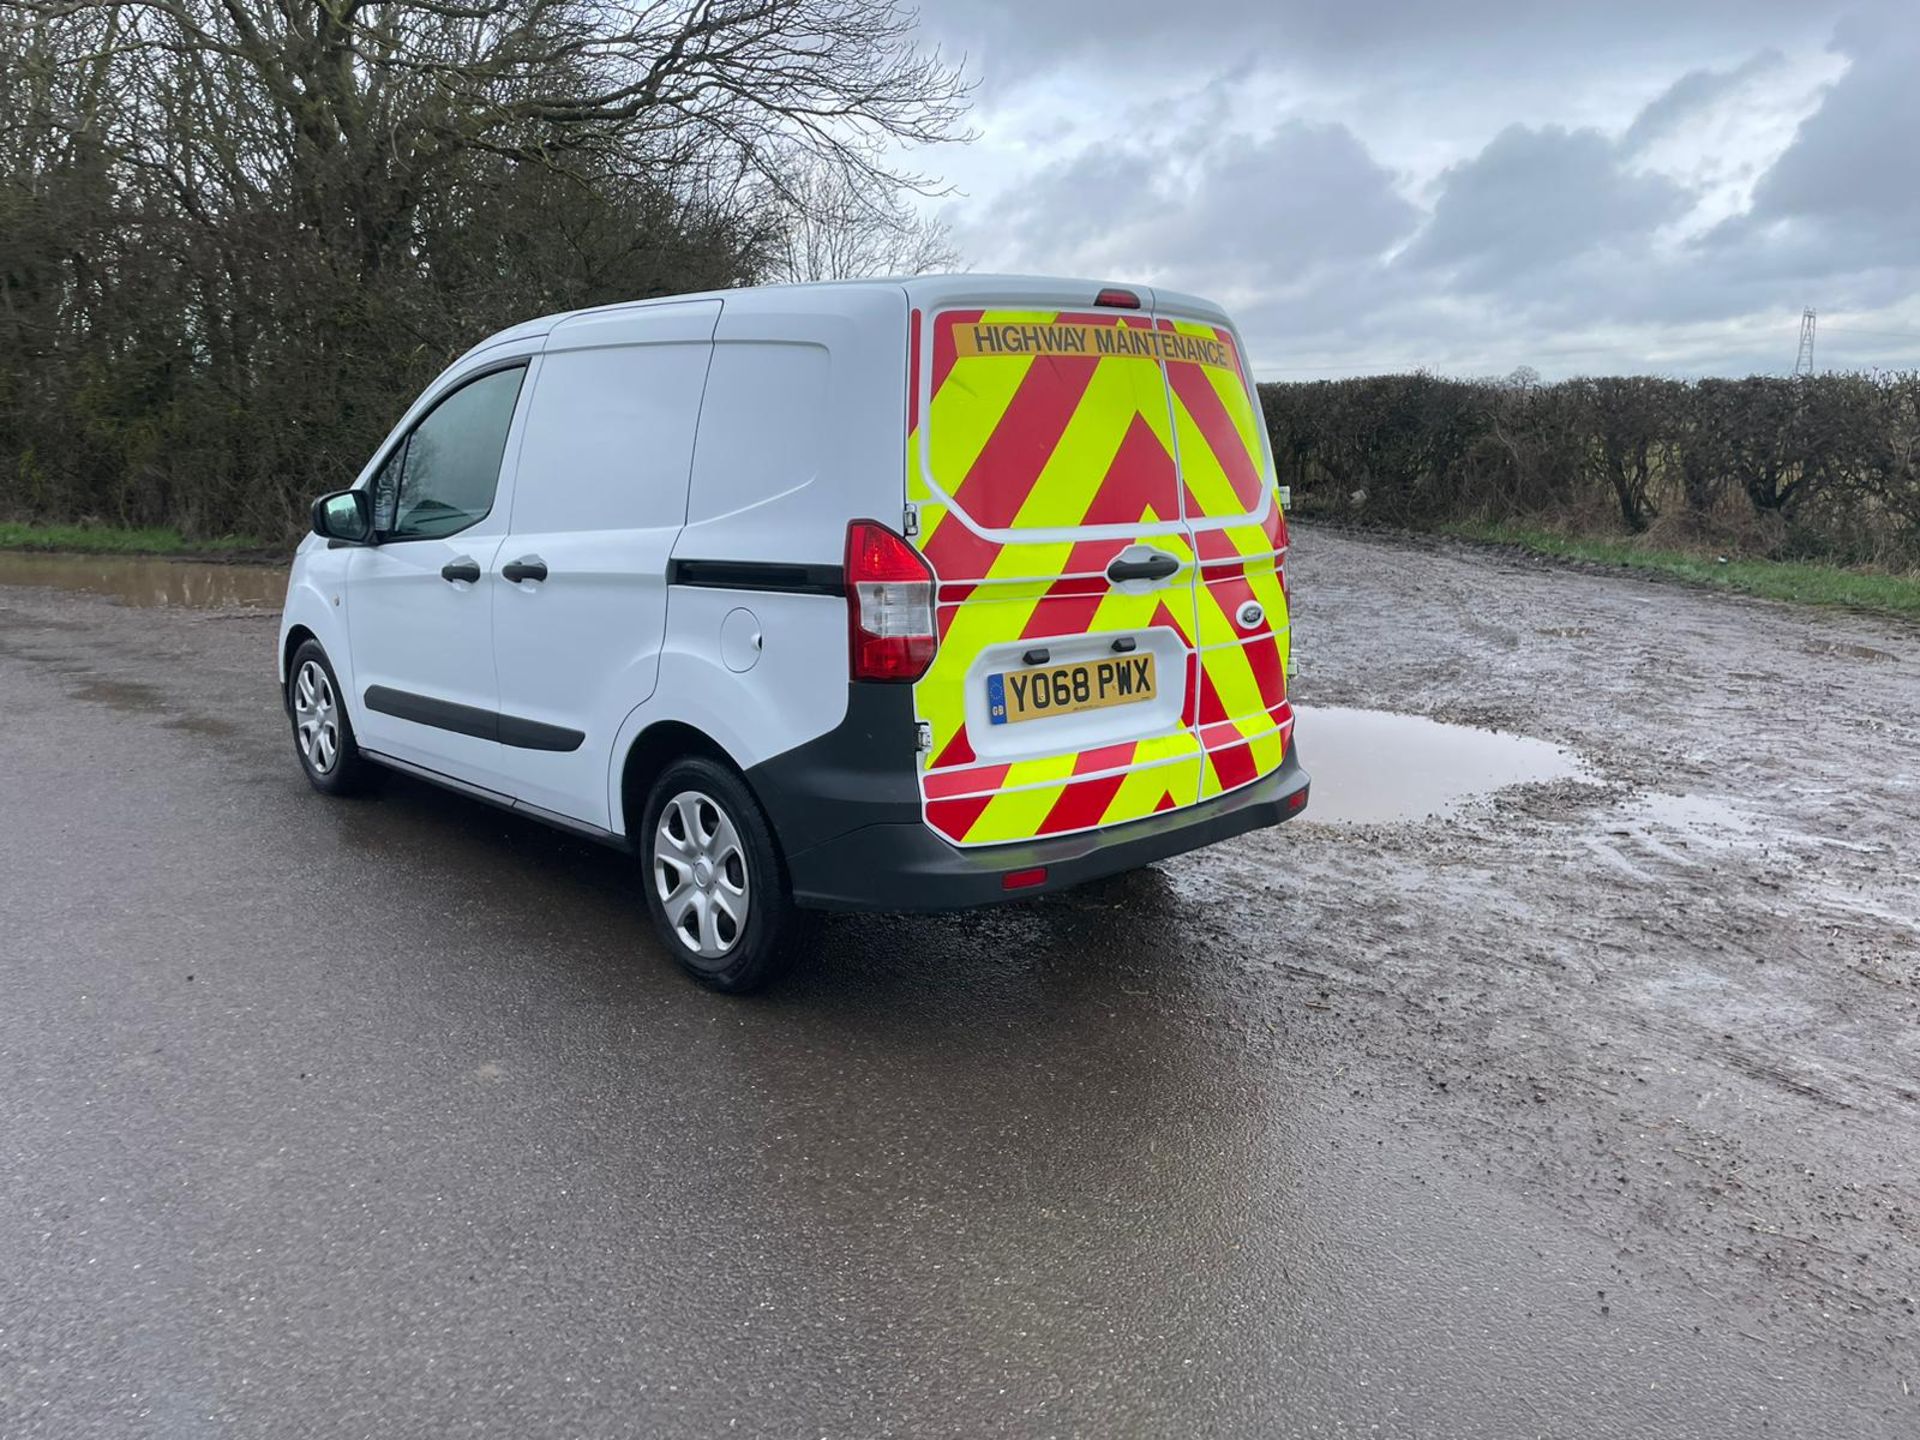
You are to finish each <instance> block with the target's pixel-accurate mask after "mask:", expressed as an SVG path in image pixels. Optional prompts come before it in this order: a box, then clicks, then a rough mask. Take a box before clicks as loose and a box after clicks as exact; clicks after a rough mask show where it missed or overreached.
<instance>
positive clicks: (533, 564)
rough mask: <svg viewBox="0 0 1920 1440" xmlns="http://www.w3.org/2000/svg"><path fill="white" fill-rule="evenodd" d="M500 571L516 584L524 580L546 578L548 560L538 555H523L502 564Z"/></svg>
mask: <svg viewBox="0 0 1920 1440" xmlns="http://www.w3.org/2000/svg"><path fill="white" fill-rule="evenodd" d="M500 573H501V575H502V576H504V577H505V578H506V579H508V580H511V581H512V582H513V583H514V584H516V585H518V584H519V583H520V582H521V581H522V580H544V579H546V578H547V562H546V561H544V560H542V559H541V558H540V557H539V556H538V555H522V556H521V557H520V558H519V559H518V560H509V561H508V562H507V563H506V564H504V565H502V566H501V567H500Z"/></svg>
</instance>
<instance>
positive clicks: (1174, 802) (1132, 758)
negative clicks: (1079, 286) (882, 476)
mask: <svg viewBox="0 0 1920 1440" xmlns="http://www.w3.org/2000/svg"><path fill="white" fill-rule="evenodd" d="M923 323H924V322H923V318H922V316H921V314H920V313H919V312H918V311H916V312H915V313H914V315H913V322H912V324H913V330H912V344H911V347H910V348H911V353H912V361H911V364H912V370H911V378H910V381H909V393H910V397H911V398H910V401H909V435H908V442H907V443H908V454H907V493H908V498H909V499H910V500H911V501H912V502H914V503H915V504H916V505H917V506H918V507H919V510H920V533H919V537H918V541H917V543H918V544H919V545H920V547H921V550H922V552H923V553H924V554H925V555H926V557H927V559H928V561H929V563H930V564H931V565H932V566H933V568H934V572H935V574H936V575H937V576H938V577H939V586H938V591H937V597H936V599H937V607H938V610H937V613H938V623H939V627H940V646H939V650H938V652H937V654H936V657H935V660H934V663H933V665H932V666H931V667H930V669H929V670H928V672H927V674H926V675H925V676H924V677H922V679H921V680H920V681H919V682H918V684H917V685H916V687H915V692H914V696H915V704H916V708H917V710H918V712H919V715H920V718H921V719H923V720H925V721H926V722H927V723H928V724H929V725H930V727H931V729H932V731H933V746H932V749H931V751H930V752H929V753H928V757H927V763H926V768H925V769H924V770H923V772H922V792H923V796H924V800H925V812H926V818H927V821H928V823H929V824H931V825H932V826H933V827H934V828H935V829H936V830H938V831H939V832H940V833H941V834H943V835H945V836H946V837H947V838H948V839H950V840H952V841H954V842H955V843H959V844H966V845H984V844H1000V843H1006V842H1010V841H1017V840H1025V839H1031V838H1034V837H1036V836H1044V835H1061V834H1068V833H1072V832H1074V831H1077V830H1086V829H1091V828H1094V827H1097V826H1104V825H1113V824H1118V823H1122V822H1124V821H1127V820H1133V819H1138V818H1141V817H1143V816H1146V815H1151V814H1154V813H1156V812H1158V811H1162V810H1168V809H1173V808H1176V807H1180V806H1186V805H1191V804H1193V803H1195V802H1196V801H1198V800H1200V799H1202V798H1204V797H1206V796H1208V795H1211V794H1218V793H1221V792H1222V791H1224V790H1229V789H1232V788H1235V787H1236V786H1237V785H1241V784H1246V783H1248V782H1249V781H1251V780H1253V779H1255V778H1257V777H1258V776H1259V775H1262V774H1265V773H1268V772H1269V771H1271V770H1272V769H1273V768H1274V767H1276V766H1277V765H1279V764H1280V761H1281V758H1282V756H1283V755H1284V753H1285V746H1286V744H1287V743H1288V739H1289V736H1290V732H1291V724H1292V715H1291V710H1290V708H1289V707H1288V706H1287V703H1286V680H1285V672H1286V658H1287V657H1286V636H1287V624H1286V613H1287V612H1286V597H1285V593H1284V588H1283V587H1282V585H1281V582H1280V570H1279V560H1280V556H1281V555H1282V554H1284V537H1285V531H1284V521H1282V520H1281V519H1280V516H1279V508H1278V505H1277V503H1274V502H1273V501H1272V499H1271V490H1270V487H1269V486H1268V485H1267V483H1266V480H1265V476H1266V474H1267V466H1266V461H1265V454H1266V452H1265V446H1264V443H1263V441H1262V439H1261V433H1260V425H1259V417H1258V412H1257V410H1256V409H1255V407H1254V405H1253V401H1252V397H1251V395H1250V394H1249V392H1248V390H1247V387H1246V383H1245V381H1244V379H1243V378H1242V374H1241V367H1240V363H1239V356H1238V351H1237V348H1236V347H1235V345H1234V342H1233V337H1232V335H1231V334H1230V332H1227V331H1225V330H1223V329H1217V328H1215V327H1211V326H1204V325H1195V324H1190V323H1186V322H1177V321H1172V320H1167V319H1158V320H1155V319H1153V318H1151V317H1146V316H1141V315H1137V314H1124V315H1116V314H1113V313H1097V314H1081V313H1074V312H1055V311H1047V312H1039V311H1025V310H1002V311H943V312H939V313H937V314H936V315H934V316H933V317H932V319H931V322H930V324H926V325H925V328H926V329H927V330H930V332H931V333H930V337H925V338H923ZM923 344H930V354H928V352H927V351H926V350H925V349H923ZM923 356H925V357H926V358H925V363H926V365H927V367H928V370H929V371H930V373H929V374H928V375H926V377H925V379H926V382H927V383H926V385H925V388H924V392H923V389H922V383H921V382H922V378H923V376H922V364H923ZM923 393H924V394H925V395H926V396H927V397H928V398H927V400H926V402H925V412H926V413H925V414H924V415H922V413H921V410H922V395H923ZM1263 502H1264V505H1263ZM963 515H964V517H965V518H964V519H963V518H962V516H963ZM1216 517H1217V518H1216ZM969 520H970V521H971V522H972V524H971V525H969V524H968V523H967V521H969ZM1095 527H1098V528H1097V529H1096V528H1095ZM1190 527H1198V528H1190ZM982 530H985V531H992V532H997V533H996V534H994V535H993V536H991V537H989V536H987V535H982V534H980V533H978V532H979V531H982ZM1089 531H1092V532H1093V533H1088V532H1089ZM1029 537H1031V538H1029ZM1135 543H1148V544H1151V545H1152V546H1154V547H1155V548H1156V549H1159V550H1163V551H1166V552H1168V553H1170V554H1173V555H1175V556H1176V557H1178V558H1179V559H1180V560H1181V561H1182V563H1183V564H1184V565H1187V566H1189V567H1194V568H1192V569H1189V570H1185V571H1183V572H1182V578H1181V579H1180V580H1176V581H1174V582H1173V583H1172V584H1170V585H1168V586H1166V587H1165V588H1161V589H1157V590H1150V591H1146V592H1144V593H1129V592H1124V591H1121V590H1119V589H1117V588H1115V587H1113V586H1111V585H1110V584H1109V583H1108V581H1107V579H1106V576H1105V571H1106V567H1107V565H1108V563H1109V562H1110V561H1111V560H1112V559H1113V558H1114V556H1115V555H1117V554H1118V553H1119V552H1120V551H1122V550H1123V549H1125V548H1126V547H1127V546H1128V545H1131V544H1135ZM1193 575H1198V576H1199V577H1200V579H1201V582H1202V583H1196V584H1189V583H1184V582H1185V581H1186V580H1187V578H1188V577H1189V576H1193ZM1247 599H1254V600H1257V601H1258V602H1259V603H1260V605H1261V606H1262V607H1263V609H1264V611H1265V614H1266V618H1265V619H1264V620H1263V621H1262V622H1261V623H1260V625H1259V626H1258V627H1256V628H1255V629H1254V630H1252V631H1245V630H1242V629H1241V628H1239V627H1238V626H1237V624H1236V622H1235V619H1234V617H1235V615H1236V614H1237V612H1238V609H1239V606H1240V605H1241V604H1242V603H1244V602H1245V601H1246V600H1247ZM1155 628H1159V629H1162V630H1165V631H1168V632H1171V633H1172V634H1173V635H1175V636H1177V637H1178V639H1179V642H1180V645H1181V646H1182V647H1183V648H1184V650H1185V653H1186V657H1187V658H1186V665H1185V669H1186V674H1185V675H1184V676H1182V675H1177V674H1169V673H1166V667H1165V666H1164V665H1163V666H1162V673H1161V677H1160V685H1161V688H1162V693H1163V694H1164V693H1167V692H1169V691H1170V690H1171V689H1172V688H1173V687H1175V686H1179V687H1181V688H1180V692H1179V693H1180V697H1181V703H1180V708H1179V714H1178V718H1177V721H1171V722H1170V723H1168V724H1167V725H1166V726H1165V727H1164V729H1163V730H1162V731H1161V733H1155V734H1149V735H1146V736H1144V737H1140V738H1135V739H1129V740H1126V741H1124V742H1122V743H1116V744H1107V745H1099V746H1095V747H1093V748H1088V749H1082V750H1064V751H1049V752H1045V753H1038V754H1035V753H1031V752H1022V753H1020V754H1018V755H1017V756H1015V757H1014V758H1011V759H1000V760H995V759H992V758H991V757H990V758H989V760H988V761H984V762H983V761H982V760H981V759H980V757H979V756H978V755H977V754H976V751H975V738H976V737H974V736H973V735H971V734H970V733H969V730H968V725H967V709H968V698H969V696H968V689H969V686H970V685H974V686H976V688H977V686H978V685H979V684H980V683H982V677H980V676H973V675H971V673H970V672H971V669H972V667H973V666H974V662H975V661H976V659H977V658H978V657H979V656H980V654H981V652H982V651H983V650H984V649H986V648H988V647H991V646H1005V645H1008V644H1010V643H1013V642H1017V641H1020V640H1026V639H1059V638H1061V637H1070V636H1077V635H1082V634H1088V633H1094V634H1099V633H1105V632H1118V633H1126V634H1136V635H1138V634H1144V633H1145V632H1147V631H1149V630H1152V629H1155ZM1052 723H1054V722H1049V721H1040V722H1035V728H1036V730H1037V731H1038V732H1040V733H1036V734H1033V735H1032V736H1031V737H1029V736H1027V735H1024V734H1023V735H1022V736H1021V737H1020V738H1021V739H1028V738H1031V739H1032V740H1033V741H1034V742H1035V743H1037V744H1040V745H1044V744H1045V743H1046V734H1045V731H1046V727H1047V726H1048V725H1050V724H1052ZM1022 728H1023V729H1024V728H1025V727H1022ZM1054 733H1056V734H1057V733H1058V732H1057V731H1056V732H1054Z"/></svg>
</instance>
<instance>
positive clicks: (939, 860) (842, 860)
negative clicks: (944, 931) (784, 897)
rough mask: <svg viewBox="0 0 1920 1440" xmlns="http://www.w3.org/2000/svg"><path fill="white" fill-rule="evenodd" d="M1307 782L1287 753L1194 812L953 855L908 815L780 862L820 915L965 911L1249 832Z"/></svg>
mask: <svg viewBox="0 0 1920 1440" xmlns="http://www.w3.org/2000/svg"><path fill="white" fill-rule="evenodd" d="M1308 783H1309V781H1308V776H1307V773H1306V771H1304V770H1302V769H1301V768H1300V761H1299V756H1298V753H1297V752H1296V751H1295V750H1294V749H1293V748H1292V747H1289V748H1288V750H1287V754H1286V759H1285V761H1284V763H1282V765H1281V766H1280V768H1279V769H1278V770H1276V771H1274V772H1273V773H1272V774H1271V775H1267V776H1265V777H1263V778H1261V779H1259V780H1256V781H1255V782H1254V783H1253V784H1251V785H1248V786H1246V787H1244V788H1243V789H1240V790H1235V791H1233V792H1232V793H1231V794H1228V795H1222V796H1220V797H1219V798H1218V799H1215V800H1210V801H1208V802H1207V803H1206V804H1204V805H1196V806H1191V807H1189V808H1188V809H1185V810H1176V811H1170V812H1168V813H1167V814H1164V815H1154V816H1149V817H1147V818H1146V819H1144V820H1135V821H1131V822H1129V823H1128V824H1125V825H1116V826H1113V827H1111V828H1110V829H1104V830H1090V831H1087V832H1085V833H1083V834H1079V835H1065V836H1062V837H1060V838H1059V839H1055V840H1036V841H1033V842H1031V843H1027V844H1015V845H993V846H987V847H983V848H979V849H968V850H962V849H959V848H957V847H955V846H953V845H949V844H948V843H947V842H946V841H944V840H942V839H941V838H940V837H939V836H938V835H937V834H935V833H934V831H932V830H930V829H929V828H928V827H927V826H926V825H925V824H924V823H923V822H922V821H921V820H920V819H919V818H918V816H917V815H916V816H915V818H914V819H913V820H912V821H910V822H894V823H885V824H875V825H865V826H862V827H860V828H859V829H856V830H852V831H849V832H847V833H845V834H843V835H839V836H837V837H835V838H833V839H830V840H825V841H822V842H821V843H819V844H816V845H813V846H811V847H809V848H807V849H804V850H801V851H799V852H798V853H791V852H790V853H789V854H788V856H787V870H788V874H789V878H790V879H791V880H792V882H793V898H794V900H795V901H796V902H797V903H798V904H801V905H806V906H810V907H813V908H816V909H823V910H885V911H903V910H965V909H970V908H972V907H974V906H978V905H996V904H1001V903H1003V902H1005V901H1009V900H1025V899H1028V898H1029V897H1031V896H1034V895H1045V894H1048V893H1050V892H1052V891H1055V890H1065V889H1068V888H1070V887H1071V886H1074V885H1081V884H1084V883H1086V882H1087V881H1089V880H1097V879H1099V878H1100V877H1101V876H1103V875H1115V874H1118V873H1120V872H1122V871H1126V870H1135V869H1138V868H1139V867H1140V866H1142V865H1148V864H1151V863H1152V862H1153V861H1155V860H1164V859H1166V858H1167V857H1168V856H1170V855H1180V854H1184V853H1185V852H1186V851H1188V850H1198V849H1199V848H1200V847H1201V846H1203V845H1212V844H1215V843H1217V842H1219V841H1221V840H1228V839H1231V838H1232V837H1233V836H1235V835H1244V834H1246V833H1247V832H1248V831H1249V830H1259V829H1263V828H1265V827H1266V826H1269V825H1278V824H1279V823H1280V822H1281V821H1283V820H1290V819H1292V818H1293V817H1294V816H1295V815H1298V814H1300V813H1301V811H1303V810H1304V809H1306V803H1307V786H1308ZM1041 867H1044V868H1045V869H1046V872H1047V876H1046V879H1045V880H1043V881H1041V882H1040V883H1038V884H1036V885H1029V886H1025V887H1022V888H1021V889H1018V890H1008V889H1006V888H1005V887H1004V885H1003V883H1002V882H1003V879H1004V877H1005V876H1006V875H1007V874H1009V873H1010V872H1013V871H1019V870H1034V869H1039V868H1041Z"/></svg>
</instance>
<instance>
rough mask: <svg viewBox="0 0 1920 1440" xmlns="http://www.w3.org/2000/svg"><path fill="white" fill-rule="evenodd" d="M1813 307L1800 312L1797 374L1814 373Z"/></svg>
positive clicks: (1794, 362)
mask: <svg viewBox="0 0 1920 1440" xmlns="http://www.w3.org/2000/svg"><path fill="white" fill-rule="evenodd" d="M1813 318H1814V317H1813V307H1812V306H1808V307H1807V308H1806V309H1805V310H1802V311H1801V312H1800V353H1799V354H1798V355H1796V356H1795V357H1794V361H1793V373H1794V374H1795V375H1811V374H1813Z"/></svg>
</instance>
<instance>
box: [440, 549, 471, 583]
mask: <svg viewBox="0 0 1920 1440" xmlns="http://www.w3.org/2000/svg"><path fill="white" fill-rule="evenodd" d="M440 578H441V579H442V580H447V581H453V580H464V581H466V582H467V583H468V584H469V585H477V584H479V583H480V562H479V561H477V560H475V559H474V558H473V557H472V556H471V555H462V556H461V557H460V558H459V559H458V560H449V561H448V562H447V563H446V564H444V565H442V566H441V567H440Z"/></svg>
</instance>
